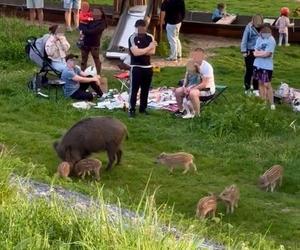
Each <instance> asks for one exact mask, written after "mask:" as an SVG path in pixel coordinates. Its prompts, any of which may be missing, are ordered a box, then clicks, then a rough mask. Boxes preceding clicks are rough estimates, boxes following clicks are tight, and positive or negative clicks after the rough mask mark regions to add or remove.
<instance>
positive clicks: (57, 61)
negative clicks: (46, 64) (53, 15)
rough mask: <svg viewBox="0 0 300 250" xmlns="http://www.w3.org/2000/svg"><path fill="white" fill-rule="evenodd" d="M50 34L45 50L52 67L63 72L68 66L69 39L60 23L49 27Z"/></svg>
mask: <svg viewBox="0 0 300 250" xmlns="http://www.w3.org/2000/svg"><path fill="white" fill-rule="evenodd" d="M49 33H50V36H49V38H48V40H47V42H46V44H45V51H46V54H47V56H48V58H49V59H51V65H52V67H53V68H54V69H55V70H57V71H59V72H62V71H63V69H64V68H65V67H66V60H65V58H66V56H67V52H68V51H69V49H70V44H69V42H68V41H67V38H66V37H65V35H64V33H63V32H62V28H61V27H59V26H58V25H52V26H50V28H49Z"/></svg>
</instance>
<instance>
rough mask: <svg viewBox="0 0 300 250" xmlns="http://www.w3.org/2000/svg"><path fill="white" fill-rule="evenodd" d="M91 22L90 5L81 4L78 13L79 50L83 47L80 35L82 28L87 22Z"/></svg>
mask: <svg viewBox="0 0 300 250" xmlns="http://www.w3.org/2000/svg"><path fill="white" fill-rule="evenodd" d="M91 21H93V14H92V12H91V10H90V5H89V3H88V2H87V1H83V2H82V3H81V9H80V12H79V40H78V41H77V47H78V48H81V47H83V46H84V44H83V38H84V35H83V34H82V29H83V26H85V25H88V24H89V22H91Z"/></svg>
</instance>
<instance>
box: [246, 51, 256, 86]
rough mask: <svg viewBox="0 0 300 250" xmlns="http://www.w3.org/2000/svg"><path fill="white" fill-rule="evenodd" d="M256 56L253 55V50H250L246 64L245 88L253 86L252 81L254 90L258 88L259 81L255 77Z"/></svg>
mask: <svg viewBox="0 0 300 250" xmlns="http://www.w3.org/2000/svg"><path fill="white" fill-rule="evenodd" d="M254 60H255V57H254V55H253V51H249V54H248V55H247V56H246V57H245V66H246V72H245V77H244V84H245V90H249V89H250V88H251V83H252V85H253V90H258V81H257V80H256V79H253V63H254Z"/></svg>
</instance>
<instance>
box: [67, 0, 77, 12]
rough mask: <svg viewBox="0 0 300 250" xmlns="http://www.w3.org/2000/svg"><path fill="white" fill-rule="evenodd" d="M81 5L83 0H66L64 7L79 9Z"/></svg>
mask: <svg viewBox="0 0 300 250" xmlns="http://www.w3.org/2000/svg"><path fill="white" fill-rule="evenodd" d="M80 7H81V0H64V9H67V10H71V9H76V10H79V9H80Z"/></svg>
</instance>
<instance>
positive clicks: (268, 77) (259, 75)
mask: <svg viewBox="0 0 300 250" xmlns="http://www.w3.org/2000/svg"><path fill="white" fill-rule="evenodd" d="M272 76H273V70H268V69H260V68H257V67H254V70H253V78H254V79H255V80H258V81H259V83H263V84H265V83H269V82H271V81H272Z"/></svg>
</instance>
